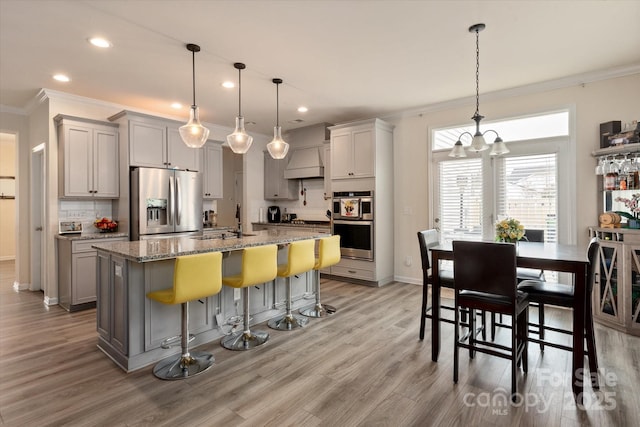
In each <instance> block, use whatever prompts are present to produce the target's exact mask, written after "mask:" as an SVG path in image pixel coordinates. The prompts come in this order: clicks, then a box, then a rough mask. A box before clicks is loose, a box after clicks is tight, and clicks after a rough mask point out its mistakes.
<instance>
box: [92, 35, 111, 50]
mask: <svg viewBox="0 0 640 427" xmlns="http://www.w3.org/2000/svg"><path fill="white" fill-rule="evenodd" d="M89 43H91V44H92V45H94V46H96V47H102V48H107V47H112V46H113V45H112V44H111V42H110V41H109V40H107V39H103V38H102V37H91V38H90V39H89Z"/></svg>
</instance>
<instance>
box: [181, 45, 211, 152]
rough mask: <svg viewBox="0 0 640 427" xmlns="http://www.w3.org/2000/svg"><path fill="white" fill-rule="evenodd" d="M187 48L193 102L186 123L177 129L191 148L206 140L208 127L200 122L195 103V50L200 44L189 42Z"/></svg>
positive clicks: (198, 49)
mask: <svg viewBox="0 0 640 427" xmlns="http://www.w3.org/2000/svg"><path fill="white" fill-rule="evenodd" d="M187 50H188V51H190V52H191V58H192V70H193V79H192V81H193V104H192V105H191V110H190V111H189V121H188V122H187V124H186V125H184V126H180V129H178V131H179V132H180V137H181V138H182V141H183V142H184V143H185V144H186V145H187V146H188V147H191V148H200V147H202V146H203V145H204V143H205V142H207V138H208V137H209V129H207V128H206V127H204V126H202V125H201V124H200V118H199V117H198V116H199V115H200V113H199V111H198V106H197V105H196V52H200V46H198V45H197V44H192V43H189V44H188V45H187Z"/></svg>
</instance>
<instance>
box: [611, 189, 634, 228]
mask: <svg viewBox="0 0 640 427" xmlns="http://www.w3.org/2000/svg"><path fill="white" fill-rule="evenodd" d="M616 202H622V203H624V206H625V207H626V208H627V209H629V212H623V211H616V213H617V214H618V215H620V216H623V217H625V218H627V220H628V221H627V224H628V225H629V228H640V219H638V217H639V216H640V193H635V194H633V195H631V198H630V199H627V198H624V197H616Z"/></svg>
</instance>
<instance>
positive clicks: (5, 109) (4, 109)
mask: <svg viewBox="0 0 640 427" xmlns="http://www.w3.org/2000/svg"><path fill="white" fill-rule="evenodd" d="M0 113H9V114H17V115H19V116H28V115H29V114H28V113H27V110H25V109H24V108H16V107H11V106H9V105H3V104H0Z"/></svg>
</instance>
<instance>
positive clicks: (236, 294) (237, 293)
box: [233, 288, 240, 301]
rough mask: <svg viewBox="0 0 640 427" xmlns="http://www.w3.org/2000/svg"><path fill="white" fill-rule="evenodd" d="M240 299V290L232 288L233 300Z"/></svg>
mask: <svg viewBox="0 0 640 427" xmlns="http://www.w3.org/2000/svg"><path fill="white" fill-rule="evenodd" d="M239 299H240V289H238V288H233V300H234V301H238V300H239Z"/></svg>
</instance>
